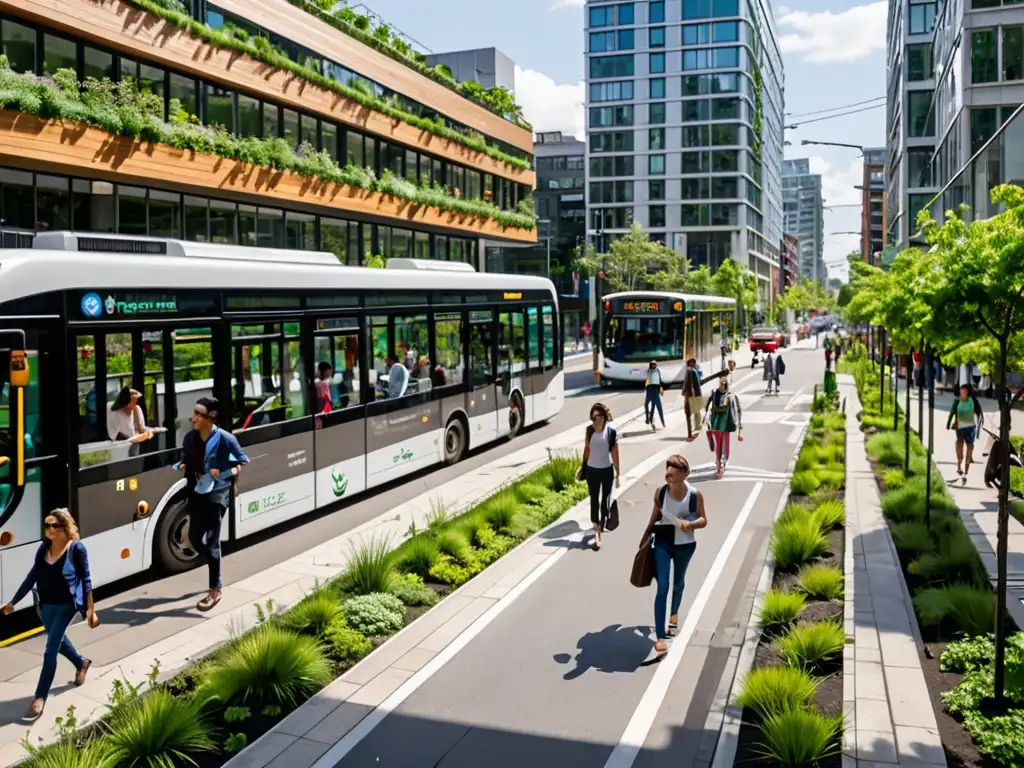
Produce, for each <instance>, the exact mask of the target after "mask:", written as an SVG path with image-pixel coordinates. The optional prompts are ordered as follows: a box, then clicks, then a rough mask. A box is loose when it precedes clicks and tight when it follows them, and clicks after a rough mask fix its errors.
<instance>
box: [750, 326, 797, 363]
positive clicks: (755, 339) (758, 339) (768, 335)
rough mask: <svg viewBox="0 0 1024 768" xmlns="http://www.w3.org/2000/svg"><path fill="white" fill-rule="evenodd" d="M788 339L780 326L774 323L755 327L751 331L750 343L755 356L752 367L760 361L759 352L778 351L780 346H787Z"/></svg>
mask: <svg viewBox="0 0 1024 768" xmlns="http://www.w3.org/2000/svg"><path fill="white" fill-rule="evenodd" d="M787 341H788V339H787V338H786V334H784V333H783V332H782V331H781V330H780V329H779V328H778V327H776V326H774V325H762V326H758V327H756V328H754V329H753V330H752V331H751V332H750V338H749V339H748V343H749V344H750V351H751V352H753V353H754V354H753V357H752V359H751V361H750V367H751V368H753V367H754V366H755V365H757V364H758V362H760V361H759V360H758V359H757V354H758V352H764V353H765V354H767V353H768V352H777V351H778V350H779V348H780V347H785V346H787Z"/></svg>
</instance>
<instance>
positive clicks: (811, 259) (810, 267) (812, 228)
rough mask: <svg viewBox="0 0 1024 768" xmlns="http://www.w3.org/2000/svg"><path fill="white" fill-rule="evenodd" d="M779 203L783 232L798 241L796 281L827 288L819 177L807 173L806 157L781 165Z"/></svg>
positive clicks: (815, 174)
mask: <svg viewBox="0 0 1024 768" xmlns="http://www.w3.org/2000/svg"><path fill="white" fill-rule="evenodd" d="M782 200H783V209H784V210H785V217H786V219H785V225H786V232H787V233H788V234H790V235H793V236H794V237H795V238H796V239H797V240H798V241H799V245H798V249H799V255H798V264H799V272H800V279H803V278H805V277H806V278H807V279H808V280H810V281H812V282H817V283H821V284H822V285H827V284H828V282H827V281H828V272H827V270H826V269H825V260H824V248H825V237H824V208H823V205H824V201H823V200H822V197H821V174H819V173H811V165H810V161H808V160H807V158H799V159H796V160H786V161H785V162H783V164H782Z"/></svg>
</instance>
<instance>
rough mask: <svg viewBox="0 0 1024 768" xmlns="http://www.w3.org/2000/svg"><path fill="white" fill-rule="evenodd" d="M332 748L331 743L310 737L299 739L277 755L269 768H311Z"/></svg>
mask: <svg viewBox="0 0 1024 768" xmlns="http://www.w3.org/2000/svg"><path fill="white" fill-rule="evenodd" d="M328 749H330V745H328V744H323V743H321V742H319V741H311V740H309V739H298V740H297V741H296V742H295V743H294V744H291V745H290V746H289V747H288V749H286V750H285V751H284V752H282V753H281V754H280V755H278V756H277V757H275V758H274V759H273V760H272V761H271V762H270V763H268V764H267V768H311V766H312V765H313V764H314V763H316V761H317V760H319V759H320V757H321V756H322V755H323V754H324V752H326V751H327V750H328Z"/></svg>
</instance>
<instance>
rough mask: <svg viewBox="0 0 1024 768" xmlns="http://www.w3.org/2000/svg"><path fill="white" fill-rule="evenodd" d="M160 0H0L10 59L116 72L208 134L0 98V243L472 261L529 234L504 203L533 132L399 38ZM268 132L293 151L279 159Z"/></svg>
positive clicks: (314, 18)
mask: <svg viewBox="0 0 1024 768" xmlns="http://www.w3.org/2000/svg"><path fill="white" fill-rule="evenodd" d="M165 5H166V6H167V8H169V9H170V8H176V9H177V10H178V11H179V12H178V14H176V15H173V16H169V17H168V20H161V19H159V18H157V17H156V16H153V15H150V14H149V13H147V12H146V10H145V8H144V7H139V6H137V5H134V4H133V3H132V1H131V0H111V1H110V2H104V3H100V4H97V3H94V2H90V0H61V2H60V3H52V2H49V1H48V0H0V53H2V54H4V55H5V56H6V58H7V61H8V63H9V65H10V67H11V68H12V69H13V70H14V71H15V72H19V73H32V74H35V75H38V76H44V77H53V76H54V75H56V74H58V72H60V71H61V70H70V71H72V72H73V73H74V76H75V78H76V79H77V80H78V81H79V82H84V81H86V80H87V79H91V81H92V82H93V83H95V84H96V85H92V86H89V88H91V89H92V90H91V91H90V90H89V89H88V88H87V93H89V94H97V93H102V92H110V93H118V92H120V91H119V89H121V88H123V87H124V86H127V87H128V88H130V89H131V90H132V91H133V92H137V93H138V94H142V95H143V97H144V99H143V101H144V109H145V111H146V113H147V116H148V117H150V118H153V119H155V120H159V121H160V122H161V123H168V124H170V125H172V126H178V127H177V128H174V129H172V128H165V129H162V130H164V131H165V133H164V134H163V135H171V132H172V131H176V133H174V134H173V135H175V136H179V137H180V136H185V135H186V134H189V133H190V131H191V134H195V133H196V132H197V131H208V132H209V133H208V138H209V142H208V144H207V145H199V146H198V149H197V145H196V143H195V142H193V143H192V144H191V145H181V144H174V145H171V144H168V143H164V142H162V141H153V142H152V143H150V142H149V141H136V140H135V139H134V135H135V134H132V132H131V131H130V130H125V131H123V132H122V133H123V134H130V135H114V134H112V133H110V132H108V130H107V128H109V122H108V123H107V124H103V123H102V121H100V120H99V119H98V118H96V116H95V115H92V118H91V119H87V120H86V122H75V121H71V120H66V121H64V122H63V123H58V122H48V121H47V120H46V119H45V117H46V115H37V114H21V113H18V112H14V111H12V110H2V109H0V246H2V245H18V244H21V245H24V244H25V243H26V241H29V242H30V241H31V238H32V236H33V234H34V233H37V232H41V231H46V230H64V229H75V230H79V231H82V232H113V233H120V234H128V235H151V236H161V237H174V238H183V239H187V240H200V241H211V242H220V243H239V244H242V245H256V246H268V247H279V248H280V247H287V248H300V249H323V250H330V251H332V252H334V253H335V254H336V255H337V256H338V258H339V259H340V260H342V261H344V262H345V263H349V264H358V263H361V262H362V261H363V260H364V259H365V257H366V255H367V254H374V255H379V256H383V257H385V258H390V257H402V256H411V257H417V258H434V259H453V260H459V261H468V262H471V263H473V264H474V265H479V266H482V262H483V253H484V247H485V246H486V245H487V244H489V243H493V242H514V243H526V244H532V243H535V242H536V228H535V226H534V225H533V223H532V218H531V217H530V216H529V215H527V216H525V217H523V216H518V217H516V216H515V212H516V211H517V208H518V209H522V208H524V207H526V208H528V207H530V206H529V198H530V195H531V193H532V190H533V186H534V171H533V168H532V163H533V157H532V154H533V135H532V132H531V131H530V130H529V128H528V127H524V126H523V125H522V124H520V123H518V122H517V121H516V120H515V118H514V116H511V115H509V114H501V113H500V112H501V110H500V109H497V108H496V107H495V106H494V105H493V104H490V103H485V102H484V101H480V100H474V99H470V98H467V96H466V91H465V90H460V89H459V86H458V85H457V83H456V82H455V81H454V80H452V79H451V78H447V77H445V76H442V73H439V72H438V71H436V70H434V69H431V68H430V67H429V66H428V65H427V64H426V61H425V58H424V57H423V56H421V55H419V54H417V53H415V52H414V51H411V50H410V48H409V46H408V44H406V43H405V42H404V41H402V40H399V39H398V38H391V37H388V36H384V35H381V34H378V35H377V37H373V36H372V35H371V34H370V33H369V32H366V33H361V32H360V30H359V29H357V28H356V27H355V26H351V25H349V26H345V24H342V23H341V22H340V21H339V20H338V19H337V18H335V17H333V16H330V15H329V14H327V13H324V12H319V11H317V10H316V9H315V8H314V7H313V6H304V7H306V10H303V9H300V8H299V7H296V5H294V4H292V3H290V2H288V0H259V2H255V0H220V1H219V2H217V4H213V3H207V2H205V0H188V2H186V3H184V4H181V5H179V4H177V3H175V2H174V1H173V0H168V2H167V3H165ZM125 19H131V20H132V23H131V24H128V23H126V22H125ZM384 29H385V30H386V29H387V28H386V27H384ZM378 32H379V30H378ZM389 34H390V33H389ZM384 37H388V39H387V41H384V40H383V38H384ZM485 95H486V94H485ZM90 98H92V96H91V95H90ZM97 98H99V97H97ZM25 103H28V102H25ZM85 112H88V110H87V109H84V110H82V109H80V111H79V113H78V114H85ZM182 123H185V124H187V126H186V127H185V128H183V127H181V124H182ZM213 126H219V127H220V129H222V130H221V131H220V132H219V133H215V132H214V129H213ZM111 130H114V129H111ZM269 140H276V141H277V142H282V143H283V144H284V145H287V152H286V154H287V155H288V157H289V158H293V157H299V158H307V159H309V160H308V162H307V163H306V164H305V165H304V166H303V168H300V169H297V166H296V164H295V163H292V164H291V165H287V164H285V165H284V167H282V163H280V162H274V161H273V158H272V157H271V156H275V157H276V156H280V154H281V152H284V150H280V147H281V145H280V144H276V143H274V144H272V143H271V141H269ZM246 142H253V144H246ZM273 146H277V149H273ZM232 147H242V149H240V150H238V152H239V154H234V155H232V153H231V151H228V149H229V148H232ZM279 150H280V152H279ZM314 153H317V155H316V156H315V157H314ZM260 158H262V159H260ZM268 158H270V159H269V160H268ZM247 160H248V161H249V162H246V161H247ZM297 170H302V172H301V173H300V172H297ZM371 174H372V175H371ZM349 180H355V181H349ZM360 180H362V186H360V184H359V183H357V182H359V181H360ZM367 180H369V181H367ZM382 182H383V183H382ZM528 213H529V211H527V214H528ZM510 216H511V217H513V218H511V219H510V218H509V217H510ZM513 219H514V221H513ZM510 222H512V223H511V224H510Z"/></svg>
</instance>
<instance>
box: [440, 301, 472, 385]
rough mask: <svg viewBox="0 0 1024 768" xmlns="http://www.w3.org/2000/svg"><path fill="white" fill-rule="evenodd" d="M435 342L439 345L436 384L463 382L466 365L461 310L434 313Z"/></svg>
mask: <svg viewBox="0 0 1024 768" xmlns="http://www.w3.org/2000/svg"><path fill="white" fill-rule="evenodd" d="M434 343H435V344H436V347H437V353H436V356H437V360H436V361H435V366H434V371H433V380H434V386H435V387H447V386H451V385H453V384H455V385H457V384H462V382H463V375H464V373H463V371H464V368H465V365H464V362H463V358H462V313H461V312H438V313H436V314H435V315H434Z"/></svg>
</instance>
